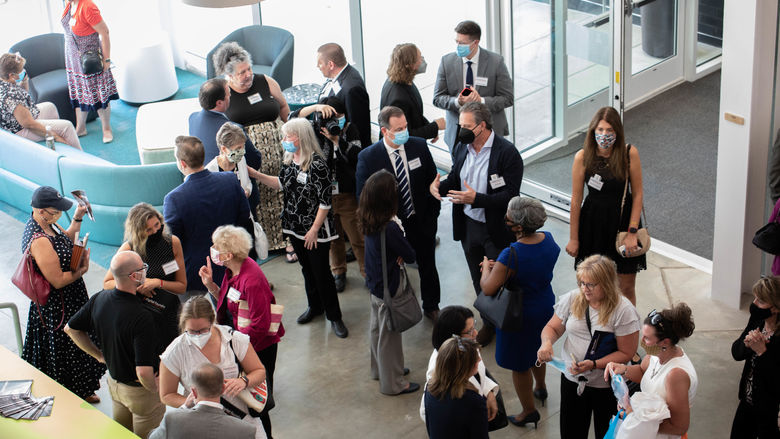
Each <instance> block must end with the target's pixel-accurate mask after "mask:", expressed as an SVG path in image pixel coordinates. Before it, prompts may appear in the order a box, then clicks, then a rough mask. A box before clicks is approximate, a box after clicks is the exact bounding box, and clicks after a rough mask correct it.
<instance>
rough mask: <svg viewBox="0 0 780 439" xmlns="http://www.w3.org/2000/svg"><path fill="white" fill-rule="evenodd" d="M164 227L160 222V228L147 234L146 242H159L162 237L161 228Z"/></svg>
mask: <svg viewBox="0 0 780 439" xmlns="http://www.w3.org/2000/svg"><path fill="white" fill-rule="evenodd" d="M164 227H165V225H164V224H160V230H158V231H156V232H154V233H152V234H151V235H149V236H148V237H147V238H146V243H147V244H155V243H157V242H159V241H160V240H161V239H162V236H163V228H164Z"/></svg>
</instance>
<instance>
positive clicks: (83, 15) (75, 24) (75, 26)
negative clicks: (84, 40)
mask: <svg viewBox="0 0 780 439" xmlns="http://www.w3.org/2000/svg"><path fill="white" fill-rule="evenodd" d="M70 7H71V3H70V2H68V4H67V5H66V6H65V11H64V12H63V13H62V16H63V17H64V16H65V14H67V13H68V10H69V9H70ZM74 20H75V21H74ZM101 21H103V17H101V16H100V10H99V9H98V7H97V6H95V4H94V3H92V0H79V4H78V6H76V12H75V13H73V14H71V18H70V28H71V30H72V31H73V33H74V34H76V35H78V36H80V37H83V36H86V35H89V34H92V33H95V29H94V27H93V26H95V25H96V24H98V23H100V22H101Z"/></svg>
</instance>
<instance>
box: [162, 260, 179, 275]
mask: <svg viewBox="0 0 780 439" xmlns="http://www.w3.org/2000/svg"><path fill="white" fill-rule="evenodd" d="M162 269H163V272H164V273H165V274H171V273H174V272H177V271H179V264H177V263H176V259H173V260H172V261H170V262H168V263H165V264H163V266H162Z"/></svg>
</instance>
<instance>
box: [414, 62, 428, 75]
mask: <svg viewBox="0 0 780 439" xmlns="http://www.w3.org/2000/svg"><path fill="white" fill-rule="evenodd" d="M427 69H428V63H427V62H425V58H423V60H422V63H420V67H417V73H425V71H426V70H427Z"/></svg>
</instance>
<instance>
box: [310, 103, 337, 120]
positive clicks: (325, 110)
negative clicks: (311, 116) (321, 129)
mask: <svg viewBox="0 0 780 439" xmlns="http://www.w3.org/2000/svg"><path fill="white" fill-rule="evenodd" d="M314 111H319V112H320V113H322V117H323V118H325V119H327V118H329V117H331V116H333V115H335V114H336V109H335V108H333V107H331V106H330V105H325V104H317V105H316V106H315V107H314Z"/></svg>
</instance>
